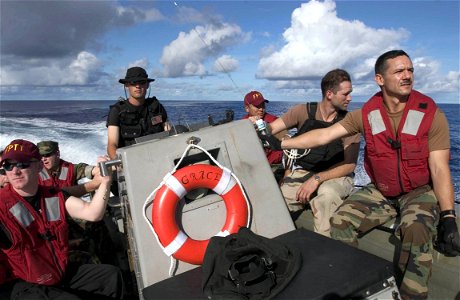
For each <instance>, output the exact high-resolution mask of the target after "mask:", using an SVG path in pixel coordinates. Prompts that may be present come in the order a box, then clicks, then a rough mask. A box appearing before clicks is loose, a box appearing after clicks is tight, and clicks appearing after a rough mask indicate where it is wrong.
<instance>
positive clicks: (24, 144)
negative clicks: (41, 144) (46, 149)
mask: <svg viewBox="0 0 460 300" xmlns="http://www.w3.org/2000/svg"><path fill="white" fill-rule="evenodd" d="M7 159H11V160H15V161H18V162H23V163H28V162H30V161H31V160H32V159H36V160H40V159H41V155H40V152H39V151H38V148H37V146H36V145H35V144H34V143H32V142H29V141H26V140H14V141H11V142H10V144H9V145H8V146H6V147H5V150H4V151H3V155H2V161H1V162H0V165H3V162H4V161H5V160H7Z"/></svg>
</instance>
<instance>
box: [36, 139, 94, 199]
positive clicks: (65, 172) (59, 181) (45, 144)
mask: <svg viewBox="0 0 460 300" xmlns="http://www.w3.org/2000/svg"><path fill="white" fill-rule="evenodd" d="M37 147H38V150H39V151H40V155H41V156H42V162H43V166H44V167H43V169H42V171H41V172H40V184H41V185H46V186H59V187H60V188H65V190H66V192H68V193H69V194H70V195H72V196H75V197H81V196H83V195H85V194H87V193H90V192H93V191H95V190H96V189H97V188H98V187H99V185H100V184H101V182H100V176H99V174H100V171H99V167H95V166H91V165H88V164H86V163H78V164H72V163H70V162H67V161H65V160H63V159H61V158H60V156H61V153H60V151H59V143H58V142H55V141H41V142H38V143H37ZM82 178H88V179H93V178H94V179H93V180H91V181H88V182H85V183H83V184H80V185H79V184H78V181H79V180H80V179H82Z"/></svg>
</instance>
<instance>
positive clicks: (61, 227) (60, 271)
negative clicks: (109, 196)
mask: <svg viewBox="0 0 460 300" xmlns="http://www.w3.org/2000/svg"><path fill="white" fill-rule="evenodd" d="M39 193H40V212H38V211H36V210H35V209H34V208H33V207H32V206H31V205H30V204H29V203H28V202H27V201H26V200H24V198H22V197H21V196H19V195H18V194H17V193H16V191H15V190H14V189H13V188H12V187H11V185H8V186H7V187H6V188H3V189H1V191H0V198H1V199H2V201H0V222H1V223H2V224H3V225H4V227H5V229H6V231H8V233H9V235H8V236H9V237H10V239H11V243H12V244H11V247H10V248H8V249H2V251H3V252H4V254H5V255H6V257H7V259H8V264H9V267H10V268H11V271H12V273H13V276H14V277H17V278H20V279H22V280H24V281H27V282H31V283H36V284H42V285H55V284H57V283H59V282H60V281H61V280H62V278H63V276H64V272H65V269H66V266H67V262H68V248H69V245H68V226H67V222H66V219H65V217H66V210H65V200H64V196H63V194H62V193H61V192H59V191H58V192H56V190H55V189H50V188H48V187H43V186H39Z"/></svg>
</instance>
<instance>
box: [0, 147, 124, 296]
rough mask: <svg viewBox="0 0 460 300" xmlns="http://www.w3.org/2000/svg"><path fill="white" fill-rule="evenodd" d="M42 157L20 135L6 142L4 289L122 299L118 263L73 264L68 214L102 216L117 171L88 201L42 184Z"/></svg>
mask: <svg viewBox="0 0 460 300" xmlns="http://www.w3.org/2000/svg"><path fill="white" fill-rule="evenodd" d="M40 159H41V155H40V152H39V149H38V147H37V146H36V145H35V144H33V143H32V142H30V141H27V140H21V139H18V140H14V141H12V142H10V144H9V145H8V146H6V147H5V149H4V153H3V156H2V160H1V162H0V166H3V168H4V169H5V172H6V176H7V177H8V181H9V185H7V186H6V187H5V188H3V189H0V199H1V201H0V294H1V295H4V293H5V292H7V293H10V294H11V299H25V298H27V299H34V298H41V297H42V296H43V295H52V297H53V298H54V297H55V298H61V299H62V298H65V299H80V298H78V296H77V295H81V294H80V293H85V294H86V295H88V293H89V294H95V295H96V294H99V295H100V296H101V297H103V296H106V297H111V298H114V299H120V298H122V296H123V295H122V293H123V281H122V278H121V273H120V270H119V269H118V268H117V267H115V266H112V265H104V264H99V265H82V266H79V267H77V268H73V266H72V265H70V264H69V261H68V247H69V244H68V234H67V233H68V224H67V220H66V215H67V214H68V215H69V216H71V217H72V218H80V219H84V220H88V221H98V220H100V219H102V217H103V216H104V213H105V208H106V205H107V200H108V197H109V186H110V182H111V176H110V175H109V176H104V177H102V178H101V185H100V187H99V189H98V190H97V192H96V193H95V195H94V197H93V199H92V201H91V202H86V201H83V200H82V199H80V198H77V197H74V196H70V195H68V194H67V193H65V192H63V191H61V190H60V189H59V188H56V187H46V186H42V185H39V183H38V181H39V173H40V171H41V169H42V168H43V163H42V162H41V160H40ZM104 160H107V159H104V158H99V159H98V161H104ZM13 245H14V246H13ZM64 275H65V276H64Z"/></svg>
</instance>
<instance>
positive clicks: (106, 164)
mask: <svg viewBox="0 0 460 300" xmlns="http://www.w3.org/2000/svg"><path fill="white" fill-rule="evenodd" d="M98 165H99V170H101V175H102V176H108V175H109V168H111V167H113V166H119V165H121V159H114V160H108V161H101V162H100V163H99V164H98Z"/></svg>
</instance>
